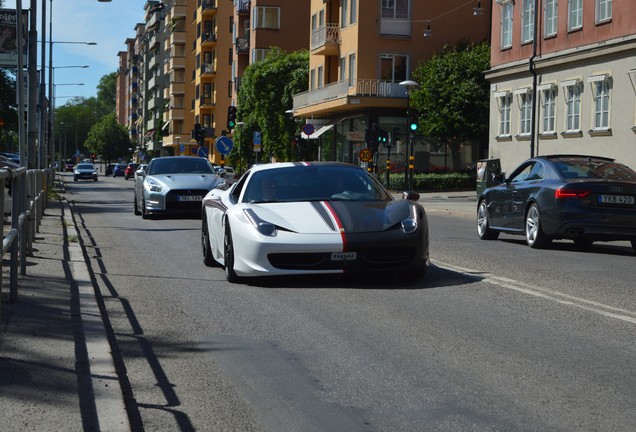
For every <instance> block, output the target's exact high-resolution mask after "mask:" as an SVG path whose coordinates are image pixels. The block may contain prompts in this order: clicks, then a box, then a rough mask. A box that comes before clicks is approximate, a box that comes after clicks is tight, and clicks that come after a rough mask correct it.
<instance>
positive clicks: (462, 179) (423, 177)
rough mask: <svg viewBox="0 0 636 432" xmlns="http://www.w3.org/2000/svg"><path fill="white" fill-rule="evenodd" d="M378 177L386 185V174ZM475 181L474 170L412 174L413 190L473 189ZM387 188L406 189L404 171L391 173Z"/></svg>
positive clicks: (394, 189)
mask: <svg viewBox="0 0 636 432" xmlns="http://www.w3.org/2000/svg"><path fill="white" fill-rule="evenodd" d="M378 178H379V179H380V181H381V182H382V183H383V184H384V185H385V186H386V175H380V176H379V177H378ZM476 182H477V179H476V175H475V173H474V172H470V173H440V174H437V173H429V174H414V175H413V187H412V190H413V191H415V192H440V191H460V190H475V188H476ZM388 189H389V190H391V191H404V190H407V189H408V186H407V187H405V185H404V173H399V174H391V175H390V177H389V185H388Z"/></svg>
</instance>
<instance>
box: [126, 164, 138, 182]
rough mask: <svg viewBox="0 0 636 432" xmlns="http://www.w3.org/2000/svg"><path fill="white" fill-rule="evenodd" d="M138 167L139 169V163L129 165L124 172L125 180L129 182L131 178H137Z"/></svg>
mask: <svg viewBox="0 0 636 432" xmlns="http://www.w3.org/2000/svg"><path fill="white" fill-rule="evenodd" d="M137 167H139V164H138V163H135V162H131V163H129V164H128V166H126V169H125V170H124V179H126V180H128V179H129V178H133V177H134V176H135V171H137Z"/></svg>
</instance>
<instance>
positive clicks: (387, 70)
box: [380, 54, 408, 82]
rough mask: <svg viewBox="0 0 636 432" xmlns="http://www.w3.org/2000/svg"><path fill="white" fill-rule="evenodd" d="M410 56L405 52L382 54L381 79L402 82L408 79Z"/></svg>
mask: <svg viewBox="0 0 636 432" xmlns="http://www.w3.org/2000/svg"><path fill="white" fill-rule="evenodd" d="M407 67H408V56H406V55H404V54H381V55H380V79H381V80H382V81H391V82H402V81H404V80H406V75H407Z"/></svg>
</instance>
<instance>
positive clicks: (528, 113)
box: [519, 89, 532, 136]
mask: <svg viewBox="0 0 636 432" xmlns="http://www.w3.org/2000/svg"><path fill="white" fill-rule="evenodd" d="M519 111H520V113H519V135H520V136H528V135H530V132H531V130H532V93H530V91H529V90H528V89H525V90H524V92H523V93H521V94H519Z"/></svg>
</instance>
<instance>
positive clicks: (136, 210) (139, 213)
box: [133, 195, 141, 216]
mask: <svg viewBox="0 0 636 432" xmlns="http://www.w3.org/2000/svg"><path fill="white" fill-rule="evenodd" d="M133 205H134V210H133V212H134V213H135V216H139V215H141V212H140V211H139V206H138V205H137V195H135V199H134V203H133Z"/></svg>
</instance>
